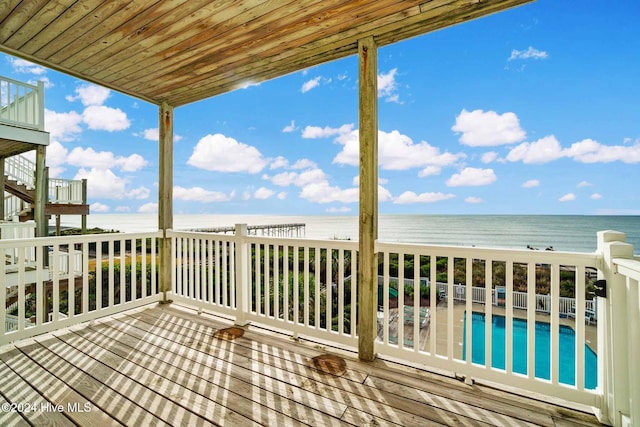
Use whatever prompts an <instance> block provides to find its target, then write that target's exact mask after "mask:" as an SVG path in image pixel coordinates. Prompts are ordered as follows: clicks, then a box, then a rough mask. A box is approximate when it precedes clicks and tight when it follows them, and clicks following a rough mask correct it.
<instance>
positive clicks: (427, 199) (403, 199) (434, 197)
mask: <svg viewBox="0 0 640 427" xmlns="http://www.w3.org/2000/svg"><path fill="white" fill-rule="evenodd" d="M454 197H456V196H455V194H451V193H449V194H444V193H433V192H431V193H422V194H416V193H414V192H413V191H405V192H404V193H402V194H401V195H399V196H398V197H396V198H395V200H394V201H393V203H395V204H398V205H404V204H409V203H435V202H440V201H443V200H448V199H453V198H454Z"/></svg>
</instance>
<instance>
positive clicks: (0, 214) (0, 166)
mask: <svg viewBox="0 0 640 427" xmlns="http://www.w3.org/2000/svg"><path fill="white" fill-rule="evenodd" d="M4 159H5V158H4V157H0V189H1V190H2V203H0V221H4V220H5V219H6V218H5V217H4V216H5V215H6V213H5V211H4Z"/></svg>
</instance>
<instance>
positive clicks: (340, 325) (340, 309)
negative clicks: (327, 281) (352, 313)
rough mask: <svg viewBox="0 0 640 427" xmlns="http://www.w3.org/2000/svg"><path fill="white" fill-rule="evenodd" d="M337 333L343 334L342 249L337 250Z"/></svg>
mask: <svg viewBox="0 0 640 427" xmlns="http://www.w3.org/2000/svg"><path fill="white" fill-rule="evenodd" d="M338 333H339V334H340V335H343V334H344V249H338Z"/></svg>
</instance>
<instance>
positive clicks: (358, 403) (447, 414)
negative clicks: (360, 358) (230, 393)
mask: <svg viewBox="0 0 640 427" xmlns="http://www.w3.org/2000/svg"><path fill="white" fill-rule="evenodd" d="M154 311H155V310H154ZM146 314H147V312H140V313H137V314H136V316H135V319H133V320H132V322H134V323H135V322H138V321H139V320H144V317H145V315H146ZM122 320H124V318H123V319H122ZM153 325H155V326H157V327H161V328H162V329H163V330H166V331H170V330H175V332H174V333H173V334H171V335H167V336H165V338H167V339H171V340H175V341H176V342H197V343H199V345H202V346H203V348H209V347H210V344H207V342H206V341H207V337H210V336H211V329H212V328H211V326H206V325H203V327H202V328H201V329H195V330H194V329H191V328H193V325H190V324H185V323H184V322H183V323H176V324H174V326H169V325H167V324H165V323H161V322H160V321H159V320H155V321H154V320H153V318H152V319H150V320H149V323H148V327H149V328H151V327H152V326H153ZM139 327H142V328H143V330H144V329H145V328H146V326H145V325H144V324H143V323H139ZM194 332H197V334H196V335H194ZM185 334H186V335H187V337H184V335H185ZM263 337H265V336H264V335H260V336H258V337H257V339H258V340H260V341H263V339H262V338H263ZM243 340H244V337H243V338H239V339H236V340H235V341H234V347H233V350H232V353H233V357H232V358H231V357H226V354H220V355H218V357H220V358H222V360H223V361H226V360H227V359H232V360H237V359H238V358H241V357H245V358H246V359H247V360H254V362H253V364H252V369H254V370H256V362H255V360H256V359H259V360H262V361H264V363H268V364H276V363H277V362H275V360H277V359H280V360H284V361H285V362H284V365H285V366H286V372H287V373H288V374H287V378H286V379H285V381H287V382H288V383H289V384H291V385H294V386H297V387H301V388H305V389H308V390H312V391H314V392H315V393H321V394H327V395H328V396H330V397H331V398H333V399H337V400H339V401H342V402H346V403H347V404H349V406H350V407H353V408H355V409H356V410H357V411H360V412H362V414H361V418H362V419H363V420H366V419H368V418H371V417H373V418H375V419H381V420H387V421H388V422H393V423H399V424H401V425H411V424H413V423H414V422H415V420H416V419H420V420H422V422H421V423H419V424H428V423H431V422H434V421H435V422H438V423H445V424H450V425H451V424H455V423H467V424H469V423H470V424H473V425H482V423H479V424H474V423H476V421H475V420H473V419H470V418H468V416H467V415H466V414H459V413H451V411H450V410H447V409H444V410H443V409H441V408H438V407H430V405H425V404H422V403H418V402H415V401H410V400H408V399H406V398H404V397H402V396H397V395H396V394H394V393H388V392H386V391H385V390H375V389H373V388H372V387H370V386H369V385H368V384H366V382H365V381H364V380H362V381H358V382H355V381H352V380H350V379H349V378H345V376H343V377H333V376H330V375H323V374H320V373H318V372H317V371H316V370H314V369H312V368H310V367H309V363H308V359H307V358H302V359H300V358H295V357H291V356H288V354H287V353H289V352H288V351H287V350H285V349H284V348H287V347H290V344H288V343H285V342H283V341H281V340H277V339H276V340H273V341H272V342H271V343H270V344H264V343H262V344H260V345H256V344H255V342H253V341H249V343H248V345H247V347H244V346H242V345H241V342H242V341H243ZM247 340H248V339H247ZM214 345H215V344H214ZM256 347H257V348H258V349H259V350H260V351H256ZM302 348H304V346H300V347H297V348H296V351H295V353H297V352H298V349H302ZM216 351H217V350H216ZM312 352H313V350H312ZM260 353H262V355H260ZM295 353H294V354H295ZM276 354H277V357H276V358H274V357H273V356H274V355H276ZM311 354H313V355H317V354H319V352H318V351H317V350H316V351H315V352H313V353H311ZM295 359H297V361H295ZM227 369H228V368H227ZM349 371H350V369H348V370H347V372H349ZM256 372H257V373H259V372H260V370H257V371H256ZM293 374H297V375H301V376H303V377H305V378H301V379H300V378H297V377H296V376H294V375H293ZM363 383H364V384H363ZM354 416H355V415H353V414H352V415H351V417H352V418H353V417H354ZM350 419H351V418H350Z"/></svg>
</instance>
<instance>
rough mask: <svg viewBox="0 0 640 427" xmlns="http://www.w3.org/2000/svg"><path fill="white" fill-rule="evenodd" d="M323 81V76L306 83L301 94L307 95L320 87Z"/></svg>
mask: <svg viewBox="0 0 640 427" xmlns="http://www.w3.org/2000/svg"><path fill="white" fill-rule="evenodd" d="M321 79H322V76H318V77H316V78H314V79H311V80H308V81H306V82H305V83H304V84H303V85H302V88H301V89H300V92H302V93H306V92H309V91H310V90H311V89H313V88H315V87H318V86H320V80H321Z"/></svg>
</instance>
